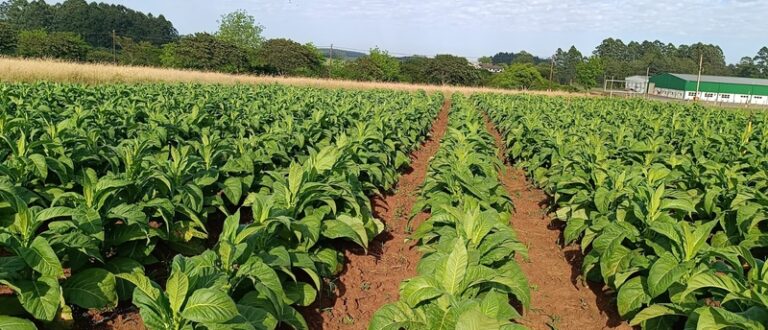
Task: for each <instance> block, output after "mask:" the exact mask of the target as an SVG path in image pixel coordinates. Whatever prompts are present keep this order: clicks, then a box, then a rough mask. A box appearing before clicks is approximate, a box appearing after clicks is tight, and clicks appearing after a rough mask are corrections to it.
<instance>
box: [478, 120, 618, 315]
mask: <svg viewBox="0 0 768 330" xmlns="http://www.w3.org/2000/svg"><path fill="white" fill-rule="evenodd" d="M486 128H487V129H488V131H489V132H490V133H491V135H493V137H494V139H495V140H496V146H497V148H498V150H499V157H501V159H503V160H504V163H505V166H504V168H503V169H502V170H501V171H500V176H501V181H502V184H503V185H504V188H505V189H506V190H507V192H508V193H509V196H510V197H512V202H513V203H514V205H515V213H514V215H513V216H512V219H511V225H512V228H514V229H515V231H516V232H517V234H518V238H519V239H520V241H521V242H523V243H524V244H525V245H526V246H528V256H529V260H518V262H519V263H520V267H521V268H522V269H523V272H524V273H525V275H526V277H527V278H528V281H529V283H530V285H531V309H530V310H529V311H525V313H524V314H523V319H522V322H521V323H522V324H523V325H525V326H527V327H529V328H531V329H547V330H552V329H631V328H630V327H629V325H627V323H626V322H622V321H621V319H620V318H619V314H618V312H617V310H616V304H615V302H614V300H613V299H614V298H613V297H614V296H613V295H612V294H611V293H608V292H606V291H605V290H604V289H603V286H602V285H598V284H590V285H585V283H584V281H582V280H581V278H580V274H581V270H580V268H581V260H582V258H583V257H584V256H583V254H582V253H581V250H580V249H579V246H578V245H570V246H566V247H564V248H562V247H561V245H560V244H561V242H562V231H563V226H562V223H559V222H557V221H553V219H552V218H551V217H550V216H549V215H548V214H547V209H548V208H547V205H548V198H547V195H546V194H545V193H544V191H542V190H541V189H536V188H534V187H533V186H532V185H531V184H530V183H529V182H528V180H527V179H526V177H525V173H524V172H523V171H522V170H521V169H518V168H513V167H512V166H510V164H509V162H508V161H506V152H505V146H504V140H503V139H502V137H501V135H500V134H499V131H498V130H497V129H496V127H495V126H494V125H493V124H492V123H491V122H490V121H489V120H488V119H487V118H486Z"/></svg>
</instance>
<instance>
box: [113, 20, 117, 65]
mask: <svg viewBox="0 0 768 330" xmlns="http://www.w3.org/2000/svg"><path fill="white" fill-rule="evenodd" d="M115 39H116V38H115V30H114V29H113V30H112V61H113V62H114V63H115V64H117V47H116V46H115Z"/></svg>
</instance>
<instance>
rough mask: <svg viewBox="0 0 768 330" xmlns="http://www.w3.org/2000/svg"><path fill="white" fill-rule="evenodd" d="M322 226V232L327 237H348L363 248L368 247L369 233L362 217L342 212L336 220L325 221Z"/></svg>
mask: <svg viewBox="0 0 768 330" xmlns="http://www.w3.org/2000/svg"><path fill="white" fill-rule="evenodd" d="M322 226H323V227H322V230H321V234H322V235H323V236H325V237H327V238H331V239H333V238H348V239H350V240H352V241H353V242H355V243H357V244H358V245H360V246H362V247H363V248H365V249H367V248H368V234H367V233H366V231H365V225H364V224H363V220H361V219H360V218H357V217H351V216H348V215H346V214H342V215H339V217H338V218H336V220H325V221H323V223H322Z"/></svg>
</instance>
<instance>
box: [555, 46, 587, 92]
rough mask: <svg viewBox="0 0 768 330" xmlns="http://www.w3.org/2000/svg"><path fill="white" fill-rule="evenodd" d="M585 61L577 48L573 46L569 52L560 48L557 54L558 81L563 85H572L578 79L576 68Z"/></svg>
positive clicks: (556, 70)
mask: <svg viewBox="0 0 768 330" xmlns="http://www.w3.org/2000/svg"><path fill="white" fill-rule="evenodd" d="M583 60H584V58H583V56H582V55H581V52H580V51H579V50H578V49H576V46H571V48H569V49H568V51H567V52H566V51H563V50H562V49H560V48H558V49H557V52H556V53H555V67H556V69H555V72H556V76H557V80H558V81H559V82H560V83H561V84H571V83H573V81H574V79H576V66H577V65H578V64H579V63H581V62H582V61H583Z"/></svg>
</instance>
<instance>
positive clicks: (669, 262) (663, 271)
mask: <svg viewBox="0 0 768 330" xmlns="http://www.w3.org/2000/svg"><path fill="white" fill-rule="evenodd" d="M688 269H689V266H688V263H685V262H683V263H681V262H680V261H678V260H677V258H675V257H674V256H672V254H669V253H667V254H664V255H662V256H661V258H659V259H657V260H656V262H654V263H653V265H652V266H651V269H650V270H649V271H648V294H649V295H650V296H651V298H656V297H658V296H659V295H661V294H663V293H664V292H666V291H667V289H668V288H669V286H671V285H672V284H673V283H675V282H677V281H679V280H680V279H681V278H682V277H683V276H684V275H686V274H687V273H688Z"/></svg>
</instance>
